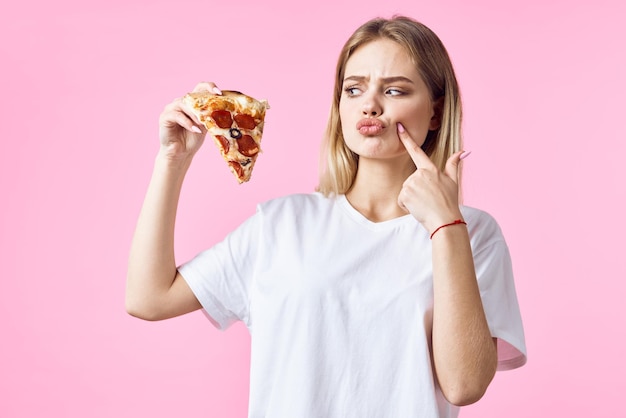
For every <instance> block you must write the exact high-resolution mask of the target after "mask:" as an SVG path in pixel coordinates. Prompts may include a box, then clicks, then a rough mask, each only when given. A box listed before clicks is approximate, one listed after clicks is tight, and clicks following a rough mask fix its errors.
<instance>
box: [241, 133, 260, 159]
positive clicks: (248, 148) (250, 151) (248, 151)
mask: <svg viewBox="0 0 626 418" xmlns="http://www.w3.org/2000/svg"><path fill="white" fill-rule="evenodd" d="M237 148H238V149H239V152H240V153H242V154H243V155H245V156H246V157H252V156H254V155H256V154H258V153H259V146H258V145H257V144H256V142H254V139H252V137H251V136H250V135H244V136H242V137H241V138H239V139H238V140H237Z"/></svg>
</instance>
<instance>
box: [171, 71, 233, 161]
mask: <svg viewBox="0 0 626 418" xmlns="http://www.w3.org/2000/svg"><path fill="white" fill-rule="evenodd" d="M193 91H194V92H197V91H208V92H210V93H212V94H221V91H220V90H219V89H218V88H217V86H216V85H215V84H214V83H199V84H198V85H196V87H195V88H194V89H193ZM206 132H207V131H206V129H205V127H204V125H203V124H202V123H201V122H200V121H199V120H198V118H197V117H196V116H195V115H194V114H193V112H192V111H191V109H190V108H189V106H187V105H185V104H184V103H183V99H182V97H181V98H177V99H175V100H174V101H173V102H172V103H170V104H168V105H167V106H165V109H164V110H163V112H162V113H161V116H160V117H159V137H160V140H161V154H162V155H163V156H165V157H166V158H167V159H168V160H170V161H172V162H175V161H182V160H186V159H187V158H189V157H193V155H194V154H195V153H196V152H197V151H198V150H199V149H200V146H202V143H203V142H204V138H205V136H206Z"/></svg>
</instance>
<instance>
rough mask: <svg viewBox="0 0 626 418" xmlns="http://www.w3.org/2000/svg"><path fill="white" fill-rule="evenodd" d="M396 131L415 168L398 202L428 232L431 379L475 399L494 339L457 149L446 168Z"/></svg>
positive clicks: (491, 360)
mask: <svg viewBox="0 0 626 418" xmlns="http://www.w3.org/2000/svg"><path fill="white" fill-rule="evenodd" d="M398 136H399V137H400V139H401V140H402V142H403V143H404V146H405V147H406V149H407V151H408V152H409V154H410V155H411V158H412V159H413V162H414V163H415V165H416V166H417V170H416V171H415V172H414V173H413V174H412V175H411V176H410V177H409V178H408V179H407V180H406V181H405V182H404V185H403V187H402V190H401V192H400V194H399V196H398V204H399V205H400V206H401V207H403V208H404V209H406V210H407V211H408V212H410V213H411V214H412V215H413V216H414V217H415V218H416V219H417V220H418V221H419V222H420V223H421V224H422V225H423V226H424V227H425V228H426V230H427V231H428V232H429V234H433V233H434V235H432V236H431V239H432V254H433V255H432V257H433V259H432V263H433V292H434V302H433V331H432V345H433V347H432V351H433V353H432V355H433V361H434V367H435V374H436V378H437V380H438V381H439V386H440V387H441V390H442V392H443V394H444V396H445V397H446V399H447V400H448V401H449V402H450V403H452V404H455V405H468V404H471V403H474V402H476V401H478V400H479V399H480V398H481V397H482V396H483V394H484V393H485V391H486V390H487V387H488V386H489V383H490V382H491V380H492V379H493V376H494V374H495V371H496V367H497V350H496V341H495V339H494V338H493V337H492V336H491V333H490V331H489V327H488V325H487V319H486V317H485V311H484V309H483V305H482V300H481V298H480V291H479V288H478V282H477V280H476V272H475V269H474V260H473V256H472V249H471V246H470V239H469V234H468V231H467V228H466V226H465V225H463V223H455V224H452V225H449V226H446V227H443V228H440V229H438V228H439V227H441V226H442V225H447V224H450V223H453V222H454V221H455V220H457V219H458V220H462V219H463V218H462V214H461V210H460V208H459V201H458V194H459V193H458V184H457V183H458V175H457V173H458V165H459V162H460V159H461V152H457V153H456V154H454V155H452V156H451V157H450V159H449V160H448V161H447V164H446V167H445V172H441V171H439V169H438V168H437V167H436V166H435V165H434V164H433V162H432V161H431V160H430V158H428V156H427V155H426V154H425V153H424V151H423V150H422V149H421V148H420V147H419V146H418V145H417V143H416V142H415V141H414V140H413V139H412V138H411V137H410V136H409V134H408V133H407V132H406V131H405V130H404V128H403V127H402V125H398Z"/></svg>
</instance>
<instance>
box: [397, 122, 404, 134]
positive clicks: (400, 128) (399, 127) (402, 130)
mask: <svg viewBox="0 0 626 418" xmlns="http://www.w3.org/2000/svg"><path fill="white" fill-rule="evenodd" d="M397 127H398V132H400V133H401V134H403V133H404V126H402V124H401V123H400V122H398V125H397Z"/></svg>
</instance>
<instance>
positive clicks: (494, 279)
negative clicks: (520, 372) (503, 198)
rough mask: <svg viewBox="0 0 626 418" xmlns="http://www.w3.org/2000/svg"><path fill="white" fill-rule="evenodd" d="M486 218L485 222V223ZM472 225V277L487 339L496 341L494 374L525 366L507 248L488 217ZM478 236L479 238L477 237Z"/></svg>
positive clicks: (519, 317)
mask: <svg viewBox="0 0 626 418" xmlns="http://www.w3.org/2000/svg"><path fill="white" fill-rule="evenodd" d="M485 218H486V219H485ZM478 223H479V224H480V225H474V226H476V227H478V228H480V229H481V231H480V232H478V233H477V234H476V235H478V237H476V236H475V237H474V238H473V241H477V243H476V247H478V248H475V249H474V263H475V267H476V277H477V279H478V285H479V288H480V295H481V298H482V302H483V307H484V310H485V315H486V317H487V323H488V325H489V329H490V331H491V335H492V336H493V337H495V338H497V344H498V345H497V346H498V370H511V369H515V368H518V367H521V366H523V365H524V364H525V363H526V342H525V337H524V328H523V324H522V318H521V314H520V308H519V303H518V300H517V293H516V291H515V282H514V280H513V266H512V262H511V256H510V253H509V248H508V246H507V244H506V242H505V240H504V238H503V236H502V233H501V231H500V228H499V227H498V225H497V224H496V223H495V220H493V219H492V218H491V217H490V216H489V215H486V214H484V216H483V219H481V220H480V221H479V222H478ZM481 235H482V236H481Z"/></svg>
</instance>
